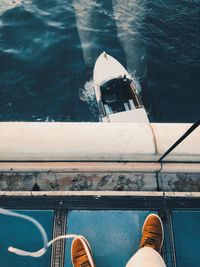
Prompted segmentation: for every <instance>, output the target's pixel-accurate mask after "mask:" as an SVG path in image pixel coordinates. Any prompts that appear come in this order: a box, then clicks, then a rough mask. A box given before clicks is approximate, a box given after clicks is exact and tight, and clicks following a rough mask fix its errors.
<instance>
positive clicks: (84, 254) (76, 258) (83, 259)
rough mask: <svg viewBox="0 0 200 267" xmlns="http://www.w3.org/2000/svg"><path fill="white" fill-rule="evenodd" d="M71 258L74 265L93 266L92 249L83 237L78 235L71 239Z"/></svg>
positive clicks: (78, 266)
mask: <svg viewBox="0 0 200 267" xmlns="http://www.w3.org/2000/svg"><path fill="white" fill-rule="evenodd" d="M71 259H72V263H73V266H74V267H95V264H94V260H93V258H92V249H91V247H90V245H89V243H88V241H87V240H86V238H85V237H83V236H79V238H75V239H74V240H73V241H72V246H71Z"/></svg>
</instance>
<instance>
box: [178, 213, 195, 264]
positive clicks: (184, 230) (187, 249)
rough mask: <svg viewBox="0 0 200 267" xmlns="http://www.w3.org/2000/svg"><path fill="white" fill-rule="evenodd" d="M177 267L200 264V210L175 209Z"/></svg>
mask: <svg viewBox="0 0 200 267" xmlns="http://www.w3.org/2000/svg"><path fill="white" fill-rule="evenodd" d="M173 229H174V239H175V251H176V260H177V267H188V266H191V267H199V266H200V252H199V247H200V211H173Z"/></svg>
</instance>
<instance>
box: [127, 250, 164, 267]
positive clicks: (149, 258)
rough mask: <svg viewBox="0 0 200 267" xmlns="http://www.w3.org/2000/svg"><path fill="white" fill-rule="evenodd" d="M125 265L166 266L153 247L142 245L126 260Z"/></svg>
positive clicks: (141, 266) (135, 266)
mask: <svg viewBox="0 0 200 267" xmlns="http://www.w3.org/2000/svg"><path fill="white" fill-rule="evenodd" d="M126 267H166V265H165V263H164V261H163V259H162V257H161V255H160V254H159V253H158V252H157V251H156V250H155V249H153V248H150V247H143V248H141V249H139V250H138V251H137V252H136V253H135V255H134V256H133V257H132V258H131V259H130V260H129V261H128V263H127V265H126Z"/></svg>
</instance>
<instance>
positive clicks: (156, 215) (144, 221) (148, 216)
mask: <svg viewBox="0 0 200 267" xmlns="http://www.w3.org/2000/svg"><path fill="white" fill-rule="evenodd" d="M152 215H154V216H156V217H157V218H158V220H159V221H160V224H161V228H162V240H161V245H160V250H159V252H160V251H161V248H162V246H163V240H164V228H163V223H162V221H161V219H160V217H159V216H158V215H157V214H155V213H151V214H149V215H148V216H147V217H146V219H145V221H144V223H143V226H142V234H143V232H144V227H145V224H146V222H147V220H148V218H149V217H150V216H152Z"/></svg>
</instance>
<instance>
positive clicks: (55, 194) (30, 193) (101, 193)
mask: <svg viewBox="0 0 200 267" xmlns="http://www.w3.org/2000/svg"><path fill="white" fill-rule="evenodd" d="M0 196H8V197H9V196H15V197H22V196H30V197H37V196H47V197H51V196H53V197H59V196H66V197H70V196H80V197H81V196H83V197H84V196H93V197H96V198H98V197H101V196H108V197H109V196H116V197H117V196H121V197H123V196H124V197H126V196H133V197H139V196H140V197H145V196H146V197H148V196H151V197H194V198H200V192H165V191H161V192H153V191H152V192H149V191H139V192H130V191H67V192H66V191H39V192H35V191H0Z"/></svg>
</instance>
